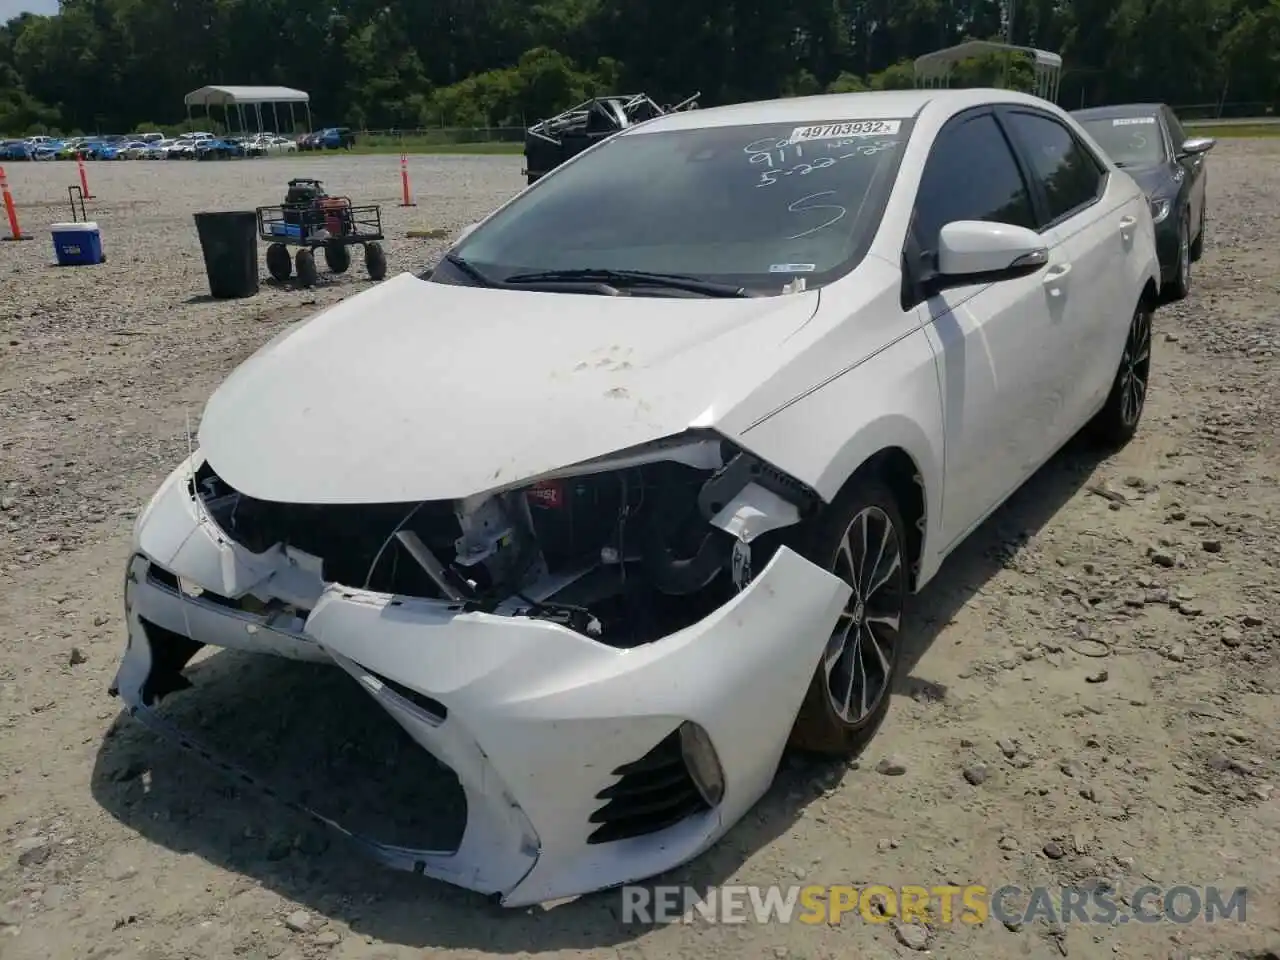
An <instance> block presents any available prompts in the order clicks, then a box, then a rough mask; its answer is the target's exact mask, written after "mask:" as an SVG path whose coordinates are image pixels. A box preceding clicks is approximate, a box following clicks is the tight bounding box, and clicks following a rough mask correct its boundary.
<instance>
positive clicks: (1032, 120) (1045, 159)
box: [1003, 110, 1106, 223]
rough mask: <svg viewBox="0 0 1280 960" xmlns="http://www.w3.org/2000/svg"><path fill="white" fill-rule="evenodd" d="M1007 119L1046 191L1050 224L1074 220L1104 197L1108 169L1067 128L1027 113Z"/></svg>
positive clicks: (1017, 112) (1014, 112)
mask: <svg viewBox="0 0 1280 960" xmlns="http://www.w3.org/2000/svg"><path fill="white" fill-rule="evenodd" d="M1003 118H1004V119H1005V120H1006V122H1007V123H1008V125H1009V129H1010V132H1011V133H1012V135H1013V137H1014V139H1015V140H1016V141H1017V143H1018V146H1019V147H1020V148H1021V150H1022V153H1023V155H1024V156H1025V157H1026V159H1027V162H1028V164H1029V165H1030V166H1031V172H1032V175H1033V176H1034V177H1035V178H1036V180H1037V181H1038V182H1039V185H1040V187H1041V189H1042V190H1043V191H1044V195H1045V201H1046V204H1047V206H1048V211H1047V212H1048V215H1049V222H1050V223H1058V222H1060V221H1062V220H1065V219H1067V218H1068V217H1071V216H1074V215H1075V214H1076V213H1079V212H1080V211H1082V210H1083V209H1084V208H1085V207H1087V206H1089V205H1090V204H1092V203H1093V202H1094V201H1095V200H1097V199H1098V198H1099V197H1100V196H1102V192H1103V189H1104V188H1105V184H1106V171H1105V169H1104V168H1103V167H1102V165H1101V164H1100V163H1099V162H1098V161H1097V159H1096V158H1095V157H1094V155H1093V153H1092V152H1091V151H1090V150H1089V149H1088V148H1087V147H1085V146H1084V144H1082V143H1081V142H1080V141H1079V140H1077V139H1076V137H1075V135H1074V134H1073V133H1072V132H1071V131H1070V130H1069V129H1068V128H1067V126H1066V125H1065V124H1063V123H1062V122H1060V121H1059V120H1057V119H1055V118H1053V117H1050V116H1047V115H1045V114H1043V113H1032V112H1030V111H1026V110H1010V111H1008V112H1007V113H1005V114H1004V115H1003Z"/></svg>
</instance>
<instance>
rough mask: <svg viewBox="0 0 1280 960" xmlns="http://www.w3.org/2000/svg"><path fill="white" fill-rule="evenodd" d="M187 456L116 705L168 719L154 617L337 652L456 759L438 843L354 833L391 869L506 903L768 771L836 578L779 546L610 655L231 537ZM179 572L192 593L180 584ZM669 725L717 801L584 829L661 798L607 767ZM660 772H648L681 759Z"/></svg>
mask: <svg viewBox="0 0 1280 960" xmlns="http://www.w3.org/2000/svg"><path fill="white" fill-rule="evenodd" d="M190 469H191V468H190V467H189V466H188V465H185V464H184V466H183V467H182V468H180V469H179V470H178V471H175V474H174V477H171V478H170V480H169V481H167V482H166V485H165V487H163V488H162V489H161V491H160V493H159V494H157V496H156V498H155V499H154V500H153V502H152V504H151V505H150V506H149V507H148V509H147V511H145V512H144V515H143V516H142V517H141V518H140V519H139V523H138V526H137V528H136V529H135V554H134V557H133V558H132V559H131V561H130V569H129V576H128V582H127V584H126V607H127V622H128V630H129V644H128V649H127V652H126V654H125V656H124V659H123V661H122V663H121V665H120V669H119V672H118V675H117V679H116V689H117V690H118V691H119V694H120V696H121V697H122V698H123V699H124V701H125V702H126V704H127V705H128V707H129V708H130V710H131V711H132V712H134V713H135V714H136V715H139V716H141V717H143V718H144V719H148V720H150V721H151V722H152V725H153V726H155V727H157V728H158V729H162V730H163V729H164V728H165V723H164V722H163V721H162V720H161V719H160V717H159V715H158V714H156V713H155V711H154V704H153V703H151V702H149V701H150V700H151V699H153V698H152V697H151V696H150V690H151V688H150V686H149V684H150V682H151V680H152V678H154V676H155V672H156V671H155V668H156V666H157V664H162V663H163V661H164V658H165V657H166V656H169V657H172V652H169V651H166V650H165V645H166V644H171V645H172V644H175V643H176V641H175V640H174V639H173V637H172V636H171V633H172V634H177V635H179V636H180V637H191V638H192V639H193V640H195V641H197V642H199V643H204V644H212V645H215V646H226V647H237V648H241V649H247V650H257V651H261V652H267V653H275V654H279V655H283V656H288V657H294V658H299V659H308V660H312V659H314V660H330V661H332V662H334V663H336V664H337V665H338V666H340V667H341V668H342V669H344V670H345V671H347V672H348V673H349V674H350V675H351V676H352V677H354V678H355V679H356V681H357V682H359V683H360V685H361V686H362V688H363V689H364V690H365V691H366V692H367V693H369V695H370V696H372V697H373V698H374V699H375V700H377V702H378V703H379V704H380V705H381V706H382V707H383V709H384V710H386V711H387V712H388V713H389V714H390V715H391V716H392V717H393V718H394V719H395V720H396V722H397V723H399V724H400V725H401V726H402V727H403V728H404V729H405V730H406V731H407V732H408V734H409V735H410V736H411V737H412V738H413V739H414V740H415V741H416V742H417V743H418V744H420V745H421V746H422V747H423V748H424V749H426V750H427V751H429V752H430V753H431V754H432V755H434V756H435V757H436V758H437V759H438V760H440V761H441V762H442V763H444V764H446V765H447V766H448V767H449V768H450V769H451V770H452V771H453V772H454V773H455V775H456V776H457V777H458V780H459V783H460V785H461V787H462V789H463V792H464V793H465V796H466V804H467V822H466V826H465V828H464V831H463V835H462V839H461V841H460V843H459V845H458V847H457V849H456V850H444V851H420V850H404V849H402V848H394V847H386V846H383V845H380V844H377V843H376V842H373V841H365V842H366V843H368V844H369V845H370V846H371V848H372V849H373V852H374V853H375V854H376V855H378V856H379V858H380V859H382V860H383V861H384V862H387V863H389V864H391V865H392V866H396V867H402V868H405V869H411V870H414V871H416V872H420V873H423V874H425V875H428V876H432V877H436V878H439V879H442V880H445V881H448V882H450V883H454V884H457V885H459V886H462V887H466V888H468V889H472V890H476V891H480V892H483V893H496V894H499V895H501V897H502V902H503V903H504V904H506V905H508V906H521V905H529V904H534V903H540V902H544V901H547V900H552V899H557V898H560V897H566V896H573V895H577V894H581V893H585V892H589V891H592V890H597V889H601V888H605V887H610V886H616V885H619V884H623V883H628V882H632V881H637V880H641V879H644V878H646V877H649V876H652V875H654V874H656V873H660V872H662V871H665V870H668V869H671V868H672V867H675V866H678V865H679V864H681V863H683V862H685V861H687V860H689V859H690V858H692V857H694V856H696V855H697V854H699V853H701V852H702V851H703V850H705V849H706V848H707V847H709V846H710V845H711V844H713V843H714V842H715V841H716V840H717V839H718V838H719V837H720V836H721V835H722V834H723V833H724V832H725V831H726V830H728V829H729V827H731V826H732V825H733V824H734V823H735V822H737V820H738V819H739V818H741V817H742V815H743V814H744V813H746V812H747V810H748V809H750V807H751V806H752V805H753V804H754V803H755V802H756V801H757V800H758V799H759V798H760V796H761V795H762V794H763V793H764V791H765V790H766V789H767V788H768V786H769V784H770V782H771V781H772V779H773V776H774V772H775V770H776V768H777V764H778V761H779V759H780V756H781V753H782V750H783V747H784V746H785V743H786V740H787V736H788V734H789V732H790V728H791V725H792V723H793V721H794V718H795V715H796V711H797V709H798V707H799V704H800V702H801V700H802V698H803V695H804V692H805V689H806V687H807V685H808V684H809V682H810V680H811V678H812V676H813V672H814V669H815V668H816V665H817V663H818V660H819V657H820V656H821V653H822V651H823V649H824V647H825V645H826V643H827V639H828V637H829V636H830V633H831V628H832V626H833V624H834V623H835V620H836V618H837V616H838V614H839V612H840V610H841V609H842V608H843V606H844V604H845V602H846V601H847V599H848V596H849V592H850V591H849V587H848V586H847V585H846V584H845V583H844V582H843V581H841V580H839V579H838V578H836V577H834V576H832V575H831V574H829V573H827V572H826V571H824V570H821V569H819V568H818V567H816V566H814V565H812V564H810V563H809V562H808V561H806V560H804V559H803V558H801V557H800V556H799V555H798V554H796V553H794V552H792V551H790V550H787V549H786V548H783V549H781V550H779V551H778V553H777V554H776V555H775V556H774V558H773V559H772V560H771V562H770V563H769V564H768V565H767V566H766V567H765V569H764V570H763V571H762V572H761V573H760V574H759V575H758V576H757V577H756V578H755V580H754V581H753V582H752V583H751V584H750V585H749V586H748V587H747V588H746V589H745V590H743V591H742V592H741V593H740V594H738V595H737V596H736V597H735V598H734V599H733V600H732V601H731V602H729V603H727V604H725V605H724V606H723V607H721V608H720V609H718V610H716V611H715V612H714V613H713V614H711V615H710V616H708V617H707V618H705V619H703V620H701V621H699V622H697V623H695V624H693V625H691V626H689V627H687V628H685V629H683V630H680V631H678V632H676V633H673V634H671V635H669V636H667V637H664V638H662V639H660V640H657V641H655V642H652V643H649V644H647V645H644V646H640V647H637V648H634V649H629V650H619V649H615V648H613V647H609V646H606V645H604V644H601V643H598V642H596V641H594V640H592V639H590V638H588V637H585V636H582V635H580V634H578V633H575V632H573V631H571V630H568V629H566V628H564V627H561V626H559V625H557V624H552V623H548V622H544V621H538V620H533V619H529V618H522V617H508V616H500V615H493V614H484V613H468V612H463V611H462V610H461V608H459V607H458V606H457V605H451V604H448V603H445V602H440V601H433V600H422V599H415V598H408V597H392V596H388V595H385V594H378V593H372V592H368V591H362V590H356V589H352V588H349V587H345V586H341V585H337V584H324V583H323V582H322V581H320V579H319V571H318V568H316V567H314V565H313V564H312V563H311V562H310V561H309V560H308V559H307V558H305V557H299V556H297V555H294V556H290V555H287V554H285V553H283V552H280V551H276V552H274V553H268V554H264V555H261V556H254V555H252V554H249V553H248V552H247V551H245V550H243V549H242V548H240V547H239V546H237V545H235V544H233V543H231V542H229V541H228V540H227V538H226V537H225V535H223V534H222V533H221V531H220V530H219V529H218V528H217V527H216V526H215V525H213V523H212V522H211V521H210V520H208V519H207V518H206V517H204V516H202V515H201V516H197V511H196V510H195V508H194V504H193V501H192V499H191V497H190V496H189V494H188V493H187V488H186V483H185V478H186V477H188V476H190V472H189V471H190ZM175 478H177V479H176V480H175ZM175 583H178V584H180V586H179V587H178V588H177V589H175V588H174V584H175ZM193 585H194V586H196V587H200V588H203V589H204V590H205V591H207V592H206V593H205V594H204V595H200V596H191V595H189V594H190V593H192V592H196V591H195V590H194V589H193ZM244 596H256V597H257V598H259V600H263V599H267V598H277V599H280V600H283V601H286V602H288V603H291V604H296V605H297V606H298V607H299V608H300V609H301V612H300V613H299V614H298V615H296V616H295V615H293V614H291V613H288V612H286V613H283V614H281V613H274V614H273V613H271V612H270V611H267V612H266V613H263V612H260V611H259V608H260V607H261V603H259V602H256V601H255V603H253V604H249V605H247V606H246V605H241V606H237V605H236V604H235V603H232V602H228V601H235V600H236V599H237V598H240V597H244ZM308 610H309V611H310V612H309V613H307V612H306V611H308ZM273 618H274V619H273ZM148 625H154V627H152V628H151V630H150V633H149V632H148ZM155 627H158V628H160V629H155ZM685 721H692V722H693V723H696V724H698V725H700V726H701V727H702V728H703V730H705V732H706V733H707V735H708V736H709V739H710V742H711V743H712V745H713V746H714V750H715V753H716V754H717V758H718V761H719V766H720V768H721V770H722V771H723V775H724V791H723V797H722V799H721V800H720V802H719V803H718V804H717V805H715V806H714V807H712V806H709V805H707V804H706V803H705V802H701V801H700V802H698V803H695V804H692V805H689V804H686V805H685V806H684V807H676V806H673V807H672V809H671V811H669V812H671V813H673V814H674V815H673V816H670V817H668V818H667V821H672V822H667V821H663V820H662V819H661V818H659V819H658V820H657V821H655V829H653V830H652V832H647V833H641V834H639V835H631V836H625V837H624V838H622V839H607V838H606V839H604V840H603V841H601V840H600V839H599V835H597V837H596V838H595V839H594V842H593V838H592V834H593V831H596V830H598V829H599V828H600V827H601V826H602V824H603V825H605V826H607V825H608V822H609V816H610V814H608V812H607V811H605V809H604V808H605V807H606V806H607V805H608V804H609V803H610V802H612V800H617V798H618V797H620V796H621V797H622V800H623V801H627V802H631V801H628V798H627V796H624V795H625V794H626V793H627V791H628V790H639V791H642V792H643V791H645V790H650V791H651V792H650V793H647V794H644V796H643V797H641V796H640V795H639V794H637V798H638V799H647V800H649V801H652V802H656V803H658V804H659V805H660V804H661V803H662V802H667V801H666V800H664V793H663V792H662V791H652V789H651V788H652V787H653V786H654V784H655V782H656V781H654V780H652V779H650V781H649V782H648V783H646V782H645V779H644V778H645V776H647V774H644V773H643V772H642V773H641V774H635V773H631V774H628V773H627V770H626V769H624V770H623V771H622V773H623V774H626V775H624V776H620V775H619V772H618V771H619V768H625V767H626V765H628V764H636V762H637V761H642V758H646V757H648V758H649V759H648V760H645V761H644V762H642V763H641V764H640V766H644V765H645V763H651V762H652V761H653V758H654V757H655V756H657V754H656V753H654V751H655V748H658V749H661V747H660V745H662V744H664V743H665V744H668V745H669V744H670V743H671V742H672V740H671V735H672V734H673V731H675V730H676V729H677V728H678V727H679V726H680V725H681V724H682V723H683V722H685ZM200 752H204V751H203V750H202V751H200ZM677 757H678V753H677ZM680 764H683V761H680ZM222 765H224V766H225V764H222ZM664 770H665V772H663V773H662V776H663V777H664V778H667V777H670V776H671V775H672V774H673V772H674V773H679V771H678V770H676V769H675V768H672V767H668V768H664ZM655 775H656V774H655ZM662 782H663V783H666V782H667V780H666V779H663V780H662ZM691 783H692V781H689V780H686V781H684V782H683V785H681V784H675V785H673V786H670V787H669V788H667V793H668V794H669V796H670V797H671V798H674V797H675V795H676V793H678V792H679V791H680V790H682V789H683V790H684V791H685V794H684V795H685V796H686V797H687V796H688V787H689V785H690V784H691ZM611 798H612V800H611ZM637 798H632V799H637ZM674 802H675V801H674V799H671V800H670V803H674ZM642 808H644V804H643V803H640V804H635V803H633V804H632V807H631V808H630V809H631V810H632V811H634V810H637V809H642ZM611 809H614V810H617V809H618V804H617V803H615V804H614V806H613V807H612V808H611ZM602 818H603V819H602ZM624 832H625V831H624ZM632 832H633V833H634V831H632Z"/></svg>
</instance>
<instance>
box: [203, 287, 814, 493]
mask: <svg viewBox="0 0 1280 960" xmlns="http://www.w3.org/2000/svg"><path fill="white" fill-rule="evenodd" d="M817 303H818V294H817V292H811V293H805V294H794V295H788V296H780V297H761V298H752V299H705V298H670V299H667V298H654V297H602V296H592V295H585V294H583V295H576V294H557V293H540V292H532V291H530V292H524V291H509V290H493V289H484V288H476V287H463V286H452V285H446V284H439V283H428V282H426V281H423V280H419V279H417V278H416V277H414V276H412V275H410V274H402V275H401V276H398V277H395V278H393V279H391V280H388V281H386V282H384V283H382V284H380V285H379V286H377V287H374V288H373V289H371V290H369V291H367V292H365V293H362V294H360V295H358V296H355V297H351V298H349V299H347V300H344V301H343V302H341V303H339V304H338V305H336V306H334V307H332V308H330V309H328V310H326V311H324V312H323V313H321V314H319V315H318V316H316V317H314V318H312V319H311V320H310V321H308V322H306V323H303V324H299V325H298V326H297V327H295V328H293V329H292V330H290V331H288V332H287V333H286V334H285V335H283V336H280V337H278V338H277V339H276V340H274V341H272V342H271V343H269V344H267V346H266V347H264V348H263V349H262V350H260V351H259V352H258V353H257V354H255V355H254V356H253V357H251V358H249V360H247V361H245V363H244V364H243V365H241V366H240V367H239V368H238V369H237V370H236V371H235V372H234V373H232V375H231V376H230V377H229V378H228V379H227V380H226V382H225V383H223V384H222V386H221V387H219V389H218V390H217V391H216V392H215V393H214V395H213V397H212V398H211V399H210V400H209V403H208V406H207V407H206V409H205V412H204V417H203V419H202V421H201V424H200V436H199V439H200V446H201V449H202V451H203V453H204V454H205V456H206V457H207V458H208V460H209V462H210V464H211V465H212V466H213V468H214V469H215V470H217V471H218V473H219V475H220V476H221V477H222V478H223V479H224V480H225V481H226V482H227V483H229V484H231V485H232V486H233V487H235V488H236V489H238V490H240V491H241V492H243V493H245V494H248V495H249V496H252V497H257V498H260V499H265V500H278V501H286V502H295V503H358V502H363V503H374V502H410V501H417V500H444V499H454V498H458V497H464V496H469V495H472V494H476V493H482V492H484V491H486V490H491V489H494V488H497V487H504V486H508V485H510V484H513V483H517V482H519V481H522V480H525V479H529V478H532V477H536V476H538V475H539V474H543V473H546V472H548V471H551V470H555V469H558V468H561V467H565V466H569V465H571V464H575V463H578V462H581V461H583V460H589V459H592V458H595V457H599V456H604V455H605V454H609V453H613V452H616V451H618V450H621V449H624V448H627V447H632V446H635V445H637V444H641V443H646V442H648V441H651V440H656V439H659V438H662V437H666V436H671V435H674V434H677V433H679V432H681V431H682V430H685V429H686V428H688V427H689V426H691V425H697V426H714V425H715V423H716V422H717V421H718V420H720V419H721V418H723V416H724V414H725V413H726V412H728V410H729V409H730V408H731V407H732V405H733V404H734V403H736V402H738V401H739V400H740V399H742V397H743V396H744V394H745V392H746V391H749V390H750V388H751V387H752V385H754V384H758V383H760V382H761V381H762V380H764V379H767V378H768V376H769V375H770V374H771V373H773V372H774V371H776V370H777V369H778V365H779V362H780V360H781V359H782V353H783V349H784V348H783V341H784V340H785V339H786V337H787V336H788V334H791V333H793V332H794V331H795V330H796V329H797V328H799V327H800V326H801V325H802V324H804V322H805V321H806V320H808V319H809V318H810V317H811V316H813V313H814V311H815V309H816V308H817Z"/></svg>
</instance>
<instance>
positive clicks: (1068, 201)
mask: <svg viewBox="0 0 1280 960" xmlns="http://www.w3.org/2000/svg"><path fill="white" fill-rule="evenodd" d="M1000 119H1001V121H1002V123H1004V124H1005V125H1006V128H1007V130H1008V132H1009V135H1010V138H1011V139H1012V141H1013V142H1014V144H1015V146H1016V147H1017V148H1018V149H1019V150H1020V151H1021V153H1022V156H1023V158H1024V159H1025V161H1026V164H1027V166H1028V168H1029V170H1028V173H1029V175H1030V177H1031V180H1032V188H1033V189H1034V190H1037V191H1038V192H1039V195H1040V201H1041V203H1042V206H1043V210H1044V216H1045V217H1046V218H1047V222H1048V225H1049V227H1050V229H1051V230H1052V231H1053V232H1054V234H1055V235H1056V238H1057V244H1058V247H1059V249H1060V250H1061V252H1062V257H1063V265H1062V268H1061V269H1064V270H1065V271H1066V273H1065V274H1064V275H1063V276H1062V277H1061V290H1060V292H1059V297H1060V298H1061V300H1062V302H1061V303H1060V304H1055V305H1054V306H1055V308H1056V309H1057V310H1058V312H1059V315H1060V322H1061V325H1060V334H1061V336H1060V338H1059V340H1058V348H1059V349H1060V350H1061V351H1062V353H1061V359H1062V360H1063V361H1064V362H1065V365H1066V368H1065V369H1066V374H1067V376H1066V379H1065V380H1064V381H1063V383H1062V386H1063V388H1064V393H1063V395H1062V397H1061V399H1062V406H1061V408H1060V409H1059V410H1058V411H1057V416H1056V418H1055V419H1054V421H1053V422H1052V423H1050V424H1048V425H1047V429H1048V430H1049V431H1050V433H1051V434H1052V435H1053V437H1054V438H1055V439H1056V441H1057V443H1058V444H1061V443H1064V442H1066V440H1068V439H1069V438H1070V437H1071V435H1072V434H1074V433H1075V432H1076V431H1077V430H1078V429H1079V428H1080V426H1081V425H1082V424H1083V423H1084V422H1085V421H1086V420H1087V419H1088V417H1089V416H1090V415H1091V414H1092V413H1093V411H1094V410H1096V409H1097V407H1098V405H1099V404H1100V403H1101V402H1102V400H1103V398H1105V396H1106V394H1107V392H1108V391H1109V390H1110V389H1111V382H1112V380H1113V379H1114V377H1115V368H1116V364H1117V363H1118V362H1119V358H1120V351H1121V346H1122V338H1123V333H1124V331H1126V330H1127V329H1128V318H1129V316H1130V314H1131V313H1132V312H1133V307H1134V294H1133V291H1132V290H1131V289H1129V287H1130V283H1129V281H1128V279H1127V278H1128V276H1129V275H1130V274H1131V271H1130V269H1129V265H1128V262H1127V261H1128V259H1129V258H1130V257H1132V256H1133V255H1134V249H1135V248H1134V237H1135V234H1136V231H1137V229H1138V217H1137V215H1136V214H1137V213H1138V212H1139V211H1135V210H1131V209H1127V208H1126V207H1127V205H1128V200H1129V196H1128V193H1129V192H1128V191H1126V190H1123V189H1109V188H1110V187H1113V186H1115V185H1114V183H1113V180H1114V178H1112V177H1110V176H1108V172H1107V168H1106V166H1105V165H1104V164H1103V163H1102V162H1101V161H1100V160H1099V159H1098V158H1097V157H1096V156H1095V155H1094V154H1093V151H1092V150H1090V149H1089V148H1088V147H1087V146H1086V145H1085V144H1084V143H1082V142H1081V141H1080V140H1079V138H1077V137H1076V135H1075V134H1074V133H1073V132H1072V131H1071V130H1070V128H1069V127H1068V126H1067V125H1066V124H1064V123H1063V122H1062V121H1061V120H1059V119H1058V118H1056V117H1054V116H1052V115H1051V114H1049V113H1047V112H1045V111H1041V110H1036V109H1034V108H1028V107H1021V106H1019V107H1016V108H1014V107H1009V108H1006V109H1003V110H1001V111H1000Z"/></svg>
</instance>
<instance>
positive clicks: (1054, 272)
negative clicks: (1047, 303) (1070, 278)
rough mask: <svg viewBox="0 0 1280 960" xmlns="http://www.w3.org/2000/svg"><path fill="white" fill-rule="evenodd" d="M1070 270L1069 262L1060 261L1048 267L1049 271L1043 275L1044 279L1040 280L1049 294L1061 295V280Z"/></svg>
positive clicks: (1053, 295)
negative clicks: (1054, 265)
mask: <svg viewBox="0 0 1280 960" xmlns="http://www.w3.org/2000/svg"><path fill="white" fill-rule="evenodd" d="M1070 272H1071V264H1069V263H1060V264H1058V265H1057V266H1056V267H1050V268H1049V272H1048V273H1046V274H1045V275H1044V280H1043V281H1042V282H1043V283H1044V285H1045V287H1046V288H1047V289H1048V290H1049V296H1051V297H1060V296H1062V282H1063V281H1064V280H1065V279H1066V277H1067V274H1069V273H1070Z"/></svg>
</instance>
